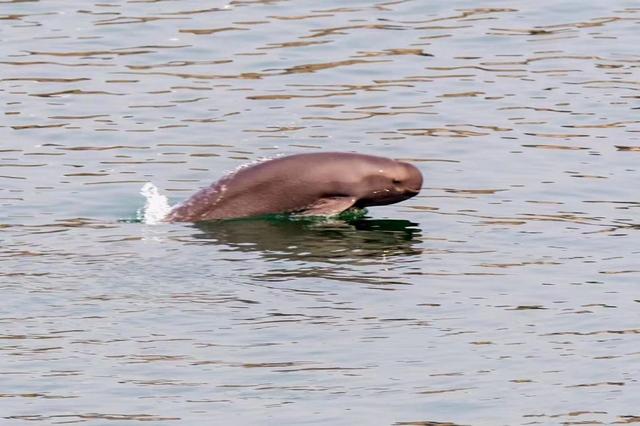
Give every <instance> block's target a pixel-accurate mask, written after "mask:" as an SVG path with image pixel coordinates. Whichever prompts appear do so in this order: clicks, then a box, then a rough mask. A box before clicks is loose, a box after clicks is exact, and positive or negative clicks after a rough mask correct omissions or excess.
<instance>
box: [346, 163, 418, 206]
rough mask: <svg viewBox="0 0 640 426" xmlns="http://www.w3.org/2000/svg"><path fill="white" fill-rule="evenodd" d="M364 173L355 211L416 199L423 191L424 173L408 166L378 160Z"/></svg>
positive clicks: (357, 188)
mask: <svg viewBox="0 0 640 426" xmlns="http://www.w3.org/2000/svg"><path fill="white" fill-rule="evenodd" d="M363 169H365V170H362V169H361V170H360V171H361V172H363V171H364V173H360V179H359V183H358V184H356V185H355V189H356V193H357V197H358V201H357V202H356V204H355V205H356V207H367V206H381V205H385V204H393V203H398V202H400V201H403V200H406V199H409V198H411V197H414V196H416V195H417V194H418V193H419V192H420V189H421V188H422V173H420V170H418V168H417V167H415V166H414V165H412V164H409V163H405V162H402V161H395V160H391V159H386V158H384V159H383V158H376V159H375V160H374V161H371V162H369V163H368V164H366V166H365V167H363Z"/></svg>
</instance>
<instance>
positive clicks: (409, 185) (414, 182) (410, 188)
mask: <svg viewBox="0 0 640 426" xmlns="http://www.w3.org/2000/svg"><path fill="white" fill-rule="evenodd" d="M402 164H403V165H404V167H405V170H406V172H407V178H406V180H405V182H404V186H405V189H406V191H407V192H410V193H413V194H417V193H419V192H420V190H421V189H422V173H421V172H420V169H418V168H417V167H416V166H414V165H413V164H409V163H402Z"/></svg>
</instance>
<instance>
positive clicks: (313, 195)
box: [165, 152, 422, 222]
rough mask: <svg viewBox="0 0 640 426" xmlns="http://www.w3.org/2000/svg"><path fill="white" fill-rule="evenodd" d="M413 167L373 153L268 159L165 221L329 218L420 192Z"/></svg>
mask: <svg viewBox="0 0 640 426" xmlns="http://www.w3.org/2000/svg"><path fill="white" fill-rule="evenodd" d="M421 187H422V174H421V173H420V171H419V170H418V169H417V168H416V167H415V166H413V165H411V164H409V163H404V162H401V161H396V160H392V159H390V158H384V157H376V156H372V155H363V154H352V153H340V152H324V153H313V154H297V155H291V156H288V157H280V158H275V159H272V160H267V161H264V162H261V163H258V164H255V165H250V166H247V167H244V168H241V169H239V170H238V171H236V172H234V173H231V174H229V175H227V176H225V177H223V178H222V179H220V180H219V181H218V182H216V183H214V184H213V185H211V186H209V187H208V188H204V189H202V190H200V191H198V192H196V193H195V194H194V195H193V196H191V198H189V199H187V200H186V201H185V202H183V203H181V204H179V205H177V206H176V207H174V208H173V210H171V212H169V214H168V215H167V217H166V218H165V221H167V222H200V221H207V220H216V219H231V218H240V217H251V216H260V215H266V214H277V213H291V214H300V215H307V216H320V215H322V216H329V215H334V214H338V213H341V212H343V211H345V210H347V209H350V208H353V207H358V208H364V207H368V206H379V205H385V204H393V203H397V202H399V201H403V200H406V199H408V198H411V197H413V196H415V195H416V194H418V192H420V189H421Z"/></svg>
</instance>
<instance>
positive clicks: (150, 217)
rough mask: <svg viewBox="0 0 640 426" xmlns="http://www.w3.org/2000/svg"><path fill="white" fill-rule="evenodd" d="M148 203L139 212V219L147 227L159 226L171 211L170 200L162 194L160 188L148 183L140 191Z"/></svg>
mask: <svg viewBox="0 0 640 426" xmlns="http://www.w3.org/2000/svg"><path fill="white" fill-rule="evenodd" d="M140 194H142V195H143V196H144V197H145V198H146V199H147V202H146V203H145V205H144V207H143V208H142V209H140V210H138V219H140V220H141V221H142V222H143V223H146V224H147V225H157V224H158V223H160V222H162V219H164V218H165V216H167V214H168V213H169V212H170V211H171V206H170V205H169V200H167V197H166V196H164V195H162V194H160V192H159V191H158V188H157V187H156V186H155V185H154V184H153V183H151V182H147V183H145V184H144V186H143V187H142V188H141V189H140Z"/></svg>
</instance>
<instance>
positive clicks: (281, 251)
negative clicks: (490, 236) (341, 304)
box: [193, 217, 421, 265]
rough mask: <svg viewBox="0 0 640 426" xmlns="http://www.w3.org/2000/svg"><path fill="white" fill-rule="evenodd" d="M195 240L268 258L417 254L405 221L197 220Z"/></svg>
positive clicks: (356, 260)
mask: <svg viewBox="0 0 640 426" xmlns="http://www.w3.org/2000/svg"><path fill="white" fill-rule="evenodd" d="M194 226H195V227H196V228H197V229H198V230H199V231H200V232H199V233H197V234H194V235H193V237H194V238H196V239H197V240H200V241H203V242H206V243H211V244H217V245H226V246H228V247H229V248H231V249H232V250H235V251H242V252H259V253H260V255H261V256H262V257H264V258H265V259H268V260H287V261H304V262H322V263H332V264H344V263H347V264H353V265H356V264H361V265H366V264H371V263H377V262H379V260H380V259H383V258H388V257H395V256H401V257H413V256H417V255H419V254H420V253H421V250H420V249H418V248H416V245H417V244H418V243H420V238H419V237H420V235H421V230H420V228H419V227H418V224H417V223H415V222H411V221H408V220H392V219H384V220H381V219H375V220H374V219H367V218H358V219H354V220H338V219H332V220H319V219H292V218H284V217H266V218H254V219H240V220H226V221H216V222H201V223H198V224H195V225H194Z"/></svg>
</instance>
